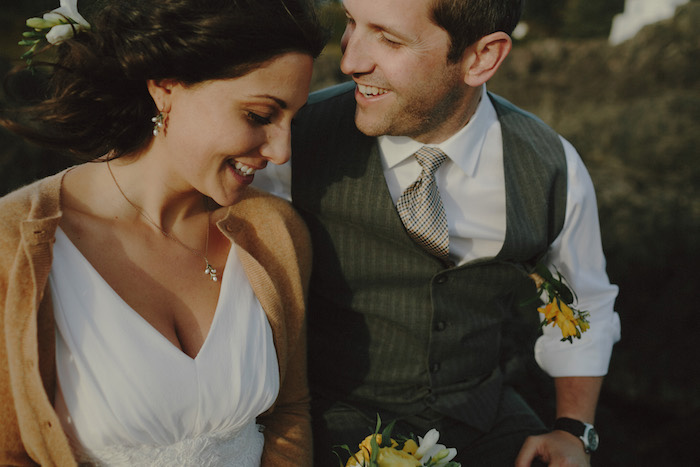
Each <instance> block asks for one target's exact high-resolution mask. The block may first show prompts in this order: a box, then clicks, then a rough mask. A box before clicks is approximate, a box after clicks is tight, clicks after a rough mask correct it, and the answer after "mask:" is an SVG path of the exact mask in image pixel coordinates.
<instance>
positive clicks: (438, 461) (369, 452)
mask: <svg viewBox="0 0 700 467" xmlns="http://www.w3.org/2000/svg"><path fill="white" fill-rule="evenodd" d="M394 423H395V422H391V423H390V424H389V425H388V426H387V427H386V428H384V430H383V431H382V432H381V433H380V432H379V430H380V429H381V424H382V420H381V418H379V414H377V427H376V428H375V430H374V433H373V434H371V435H369V436H367V437H366V438H365V439H364V440H363V441H362V442H361V443H360V444H359V448H360V450H359V451H357V452H354V453H353V451H352V450H351V449H350V448H349V447H348V445H347V444H344V445H342V446H336V447H338V448H341V449H344V450H345V451H347V452H348V454H349V455H350V458H349V459H348V461H347V463H346V464H345V467H460V466H461V464H460V463H458V462H453V461H452V459H454V457H455V456H456V455H457V450H456V449H454V448H446V447H445V446H444V445H442V444H438V442H437V441H438V439H439V438H440V433H438V431H437V430H435V429H433V430H430V431H428V432H427V433H426V434H425V436H424V437H420V436H419V437H418V440H416V439H414V438H412V437H411V438H406V437H403V436H397V439H398V441H397V440H396V439H393V438H392V437H391V436H392V435H391V432H392V431H393V429H394ZM336 455H337V453H336ZM338 457H339V462H340V466H341V467H342V465H343V463H342V461H340V456H338Z"/></svg>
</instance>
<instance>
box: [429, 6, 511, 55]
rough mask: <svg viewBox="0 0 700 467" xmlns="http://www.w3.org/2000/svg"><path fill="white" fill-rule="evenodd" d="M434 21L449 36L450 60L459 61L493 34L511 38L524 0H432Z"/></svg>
mask: <svg viewBox="0 0 700 467" xmlns="http://www.w3.org/2000/svg"><path fill="white" fill-rule="evenodd" d="M432 13H433V21H434V22H435V24H437V25H438V26H440V27H441V28H443V29H444V30H446V31H447V33H448V34H449V35H450V40H451V41H452V43H451V45H450V50H449V52H448V53H447V59H448V60H449V61H450V62H453V63H454V62H457V61H459V59H460V58H461V57H462V54H463V53H464V50H465V49H466V48H467V47H469V46H470V45H471V44H473V43H474V42H476V41H478V40H479V39H481V38H482V37H484V36H487V35H489V34H491V33H494V32H498V31H503V32H505V33H506V34H508V35H510V34H512V33H513V30H514V29H515V26H516V25H517V24H518V21H519V20H520V15H521V14H522V0H433V5H432Z"/></svg>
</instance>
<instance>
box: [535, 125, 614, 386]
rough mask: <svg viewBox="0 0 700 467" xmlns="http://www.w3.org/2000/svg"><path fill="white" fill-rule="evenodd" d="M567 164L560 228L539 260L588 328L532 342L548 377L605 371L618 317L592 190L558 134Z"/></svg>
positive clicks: (552, 332)
mask: <svg viewBox="0 0 700 467" xmlns="http://www.w3.org/2000/svg"><path fill="white" fill-rule="evenodd" d="M562 142H563V144H564V149H565V152H566V162H567V167H568V169H567V170H568V174H567V177H568V190H567V191H568V196H567V206H566V218H565V221H564V227H563V229H562V231H561V232H560V234H559V236H558V237H557V238H556V239H555V241H554V242H553V243H552V245H551V248H550V251H549V252H548V254H547V257H546V258H545V261H546V263H547V264H549V265H550V269H553V268H556V269H557V270H558V271H559V272H560V273H561V274H562V275H563V276H564V277H565V278H566V280H567V282H568V283H569V285H570V286H571V288H572V289H573V290H574V292H575V293H576V295H577V298H578V301H577V302H575V303H574V305H575V308H576V309H578V310H586V311H588V312H589V313H590V316H589V321H590V329H589V330H588V331H586V332H585V333H583V334H582V335H581V339H576V338H574V339H573V343H569V342H568V341H564V342H562V341H561V338H562V334H561V330H560V329H559V328H558V327H556V326H554V327H553V326H552V325H548V326H546V327H544V329H543V335H542V336H541V337H540V338H539V339H537V342H536V343H535V359H536V361H537V363H538V365H539V366H540V367H541V368H542V369H543V370H544V371H545V372H546V373H547V374H549V375H550V376H552V377H555V378H556V377H566V376H603V375H605V374H607V371H608V365H609V363H610V356H611V354H612V348H613V345H614V344H615V343H616V342H617V341H619V340H620V318H619V316H618V314H617V313H616V312H615V310H614V305H615V298H616V297H617V292H618V288H617V286H615V285H613V284H611V283H610V280H609V279H608V275H607V273H606V271H605V256H604V254H603V248H602V244H601V236H600V224H599V220H598V208H597V203H596V197H595V191H594V188H593V183H592V181H591V178H590V175H589V174H588V171H587V170H586V168H585V167H584V165H583V162H582V161H581V158H580V157H579V155H578V153H577V152H576V150H575V149H574V147H573V146H572V145H571V144H570V143H569V142H568V141H566V140H564V139H563V138H562Z"/></svg>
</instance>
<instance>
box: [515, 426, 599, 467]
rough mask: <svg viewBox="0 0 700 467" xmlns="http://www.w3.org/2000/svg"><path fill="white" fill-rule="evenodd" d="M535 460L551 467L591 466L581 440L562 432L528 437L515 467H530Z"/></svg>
mask: <svg viewBox="0 0 700 467" xmlns="http://www.w3.org/2000/svg"><path fill="white" fill-rule="evenodd" d="M535 459H540V460H541V461H543V462H546V463H547V464H548V465H549V467H589V466H590V465H591V457H590V455H588V454H586V451H585V450H584V449H583V443H582V442H581V440H580V439H578V438H577V437H576V436H574V435H572V434H571V433H567V432H565V431H560V430H554V431H552V432H550V433H546V434H544V435H539V436H530V437H528V438H527V439H526V440H525V444H523V447H522V448H521V449H520V454H518V458H517V459H516V460H515V467H530V464H531V463H532V461H533V460H535Z"/></svg>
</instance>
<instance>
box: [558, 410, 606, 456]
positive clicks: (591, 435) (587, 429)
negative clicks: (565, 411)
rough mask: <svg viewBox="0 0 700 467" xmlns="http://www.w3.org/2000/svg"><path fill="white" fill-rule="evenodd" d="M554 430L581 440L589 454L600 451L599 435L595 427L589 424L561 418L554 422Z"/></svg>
mask: <svg viewBox="0 0 700 467" xmlns="http://www.w3.org/2000/svg"><path fill="white" fill-rule="evenodd" d="M552 428H553V429H555V430H562V431H566V432H567V433H571V434H572V435H574V436H576V437H577V438H579V439H580V440H581V441H582V442H583V448H584V449H585V450H586V452H587V453H591V452H594V451H595V450H596V449H598V443H599V438H598V433H597V432H596V430H595V428H594V427H593V425H591V424H589V423H584V422H581V421H579V420H574V419H573V418H566V417H561V418H557V419H556V420H555V421H554V425H553V426H552Z"/></svg>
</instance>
